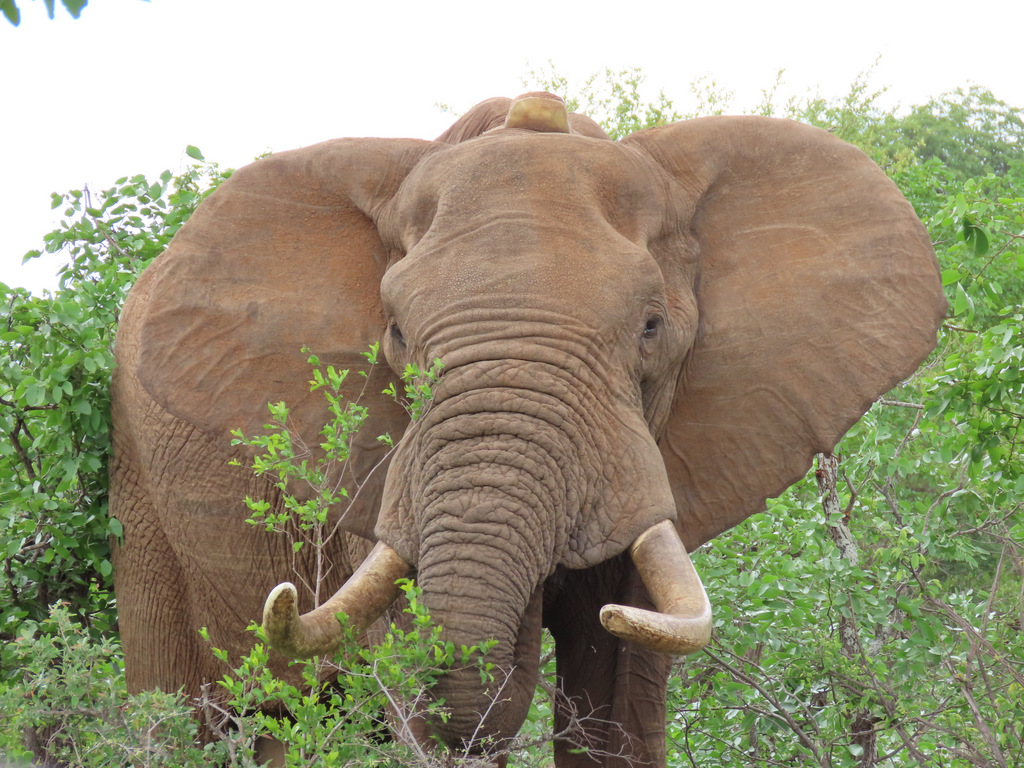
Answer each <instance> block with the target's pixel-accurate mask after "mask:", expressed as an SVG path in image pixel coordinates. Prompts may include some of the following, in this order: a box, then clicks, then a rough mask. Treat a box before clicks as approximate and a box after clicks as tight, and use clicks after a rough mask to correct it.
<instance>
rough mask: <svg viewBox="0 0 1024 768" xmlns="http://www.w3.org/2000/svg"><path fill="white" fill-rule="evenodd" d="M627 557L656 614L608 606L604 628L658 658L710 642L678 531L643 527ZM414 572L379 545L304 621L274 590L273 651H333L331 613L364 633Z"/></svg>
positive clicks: (287, 586) (667, 525) (707, 619)
mask: <svg viewBox="0 0 1024 768" xmlns="http://www.w3.org/2000/svg"><path fill="white" fill-rule="evenodd" d="M630 554H631V556H632V558H633V562H634V563H635V564H636V566H637V570H638V571H639V572H640V577H641V579H642V580H643V582H644V585H645V586H646V587H647V590H648V592H649V593H650V595H651V600H652V601H653V602H654V605H655V607H656V608H657V611H648V610H644V609H641V608H635V607H632V606H625V605H615V604H609V605H606V606H604V608H602V609H601V623H602V624H603V625H604V627H605V629H607V630H608V631H609V632H611V633H612V634H614V635H617V636H618V637H621V638H623V639H624V640H628V641H630V642H633V643H636V644H638V645H641V646H644V647H647V648H651V649H654V650H657V651H661V652H663V653H671V654H677V655H686V654H690V653H695V652H696V651H699V650H700V649H701V648H703V647H704V646H705V645H706V644H707V642H708V640H709V639H710V637H711V604H710V603H709V602H708V598H707V594H706V593H705V591H704V585H703V584H702V583H701V580H700V576H698V575H697V571H696V569H695V568H694V567H693V563H692V562H691V560H690V556H689V554H687V552H686V547H685V546H684V545H683V543H682V541H681V540H680V538H679V534H678V533H677V532H676V529H675V525H674V524H673V523H672V522H671V521H670V520H665V521H662V522H660V523H658V524H656V525H654V526H652V527H650V528H648V529H647V530H646V531H644V532H643V533H642V534H640V535H639V536H638V537H637V538H636V541H634V542H633V545H632V546H631V547H630ZM411 570H412V567H411V566H410V565H409V564H408V563H407V562H405V561H404V560H403V559H402V558H401V557H400V556H399V555H398V553H397V552H395V551H394V550H393V549H391V547H389V546H388V545H387V544H385V543H384V542H378V543H377V546H375V547H374V548H373V551H372V552H371V553H370V555H369V557H367V558H366V560H365V561H364V562H363V564H362V565H361V566H360V567H359V569H358V570H357V571H356V572H355V573H354V574H353V575H352V577H351V578H350V579H349V580H348V581H347V582H345V584H344V585H342V587H341V589H339V590H338V591H337V592H336V593H335V594H334V595H333V596H332V597H331V598H330V599H329V600H328V601H327V602H325V603H324V604H323V605H321V606H320V607H319V608H317V609H315V610H313V611H311V612H309V613H307V614H305V615H303V616H299V613H298V596H297V594H296V591H295V586H294V585H292V584H291V583H288V582H285V583H284V584H280V585H278V586H277V587H275V588H274V590H273V592H271V593H270V596H269V597H268V598H267V602H266V604H265V606H264V608H263V628H264V631H265V632H266V635H267V638H268V640H269V641H270V644H271V646H273V648H274V649H275V650H277V651H278V652H279V653H282V654H284V655H286V656H291V657H293V658H304V657H309V656H317V655H321V654H326V653H331V652H332V651H334V650H335V649H336V648H337V647H338V645H339V643H340V642H341V638H342V632H341V625H340V624H339V623H338V621H337V620H336V619H335V616H336V614H338V613H345V614H346V615H347V616H348V618H349V624H350V625H351V626H353V627H358V628H359V629H360V630H364V629H366V628H367V627H368V626H369V625H370V624H372V623H373V622H374V621H376V620H377V618H379V617H380V616H381V615H382V614H383V613H384V611H385V610H387V608H388V606H390V605H391V603H393V602H394V601H395V598H397V597H398V594H399V592H400V589H399V587H398V586H397V585H396V584H395V582H396V581H397V580H398V579H401V578H403V577H405V576H407V575H408V574H409V573H410V571H411ZM520 634H522V633H520Z"/></svg>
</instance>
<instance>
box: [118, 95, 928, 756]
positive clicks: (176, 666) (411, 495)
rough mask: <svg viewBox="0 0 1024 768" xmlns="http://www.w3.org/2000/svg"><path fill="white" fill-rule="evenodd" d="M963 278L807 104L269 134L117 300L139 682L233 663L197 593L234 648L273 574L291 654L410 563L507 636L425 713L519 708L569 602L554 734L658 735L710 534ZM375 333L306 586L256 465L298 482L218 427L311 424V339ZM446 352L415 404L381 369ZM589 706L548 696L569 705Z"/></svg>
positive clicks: (360, 343)
mask: <svg viewBox="0 0 1024 768" xmlns="http://www.w3.org/2000/svg"><path fill="white" fill-rule="evenodd" d="M946 309H947V303H946V299H945V297H944V294H943V290H942V286H941V281H940V277H939V270H938V265H937V263H936V259H935V256H934V252H933V250H932V247H931V243H930V241H929V238H928V236H927V233H926V231H925V230H924V227H923V226H922V225H921V223H920V221H919V220H918V218H917V216H916V215H915V213H914V210H913V208H912V207H911V205H910V204H909V203H908V202H907V200H906V199H905V198H904V197H903V195H902V194H901V193H900V191H899V190H898V189H897V188H896V186H895V185H894V184H893V183H892V182H891V181H889V180H888V178H887V177H886V176H885V175H884V174H883V172H882V171H881V170H880V169H879V168H878V167H877V166H876V165H875V164H874V163H873V162H872V161H871V160H870V159H869V158H868V157H867V156H866V155H864V154H863V153H862V152H861V151H860V150H858V149H856V148H855V147H853V146H851V145H849V144H847V143H845V142H843V141H841V140H839V139H837V138H835V137H833V136H831V135H830V134H829V133H827V132H826V131H823V130H819V129H817V128H813V127H810V126H807V125H803V124H800V123H797V122H793V121H788V120H783V119H775V118H769V117H755V116H717V117H706V118H698V119H692V120H686V121H682V122H677V123H673V124H668V125H663V126H659V127H653V128H647V129H644V130H640V131H637V132H636V133H634V134H632V135H630V136H628V137H625V138H623V139H621V140H619V141H612V140H610V139H609V137H608V136H607V135H606V134H605V132H604V131H603V130H602V129H601V128H600V126H599V125H598V124H597V123H595V122H594V121H592V120H591V119H589V118H587V117H586V116H583V115H581V114H577V113H571V112H569V111H568V110H567V109H566V107H565V104H564V102H563V100H562V99H561V98H559V97H558V96H555V95H553V94H548V93H541V92H531V93H528V94H524V95H522V96H520V97H518V98H516V99H508V98H494V99H488V100H486V101H484V102H481V103H480V104H478V105H477V106H476V107H474V108H472V109H471V110H470V111H469V112H468V113H466V114H465V115H464V116H462V117H461V118H460V119H459V120H458V121H456V122H455V124H454V125H453V126H452V127H451V128H450V129H449V130H447V131H446V132H445V133H444V134H442V135H441V136H440V137H439V138H438V139H436V140H434V141H428V140H420V139H384V138H348V139H336V140H331V141H326V142H324V143H321V144H316V145H313V146H309V147H305V148H302V149H297V150H291V151H285V152H280V153H277V154H272V155H269V156H267V157H265V158H262V159H259V160H257V161H256V162H254V163H252V164H250V165H248V166H246V167H244V168H241V169H239V170H238V171H236V172H235V173H234V174H233V175H232V176H231V178H230V179H228V180H227V181H226V182H224V183H223V184H222V186H221V187H220V188H218V189H217V190H216V191H215V192H214V193H213V194H212V195H211V196H210V197H209V198H208V199H207V200H206V201H204V202H203V203H202V204H201V205H200V206H199V208H198V209H197V210H196V212H195V213H194V215H193V216H192V217H191V219H190V220H189V221H188V222H187V223H186V224H185V225H184V226H183V227H182V228H181V230H180V231H179V232H178V233H177V235H176V236H175V238H174V240H173V241H172V243H171V244H170V246H169V248H168V249H167V251H166V253H164V254H163V255H161V256H160V257H159V258H158V259H157V260H156V261H155V262H154V263H153V264H152V265H151V266H149V267H148V268H147V269H146V270H145V271H144V272H143V274H142V275H141V277H140V279H139V280H138V282H137V284H136V285H135V287H134V288H133V289H132V291H131V292H130V295H129V297H128V298H127V300H126V303H125V306H124V310H123V314H122V320H121V324H120V328H119V332H118V336H117V339H116V362H117V368H116V371H115V376H114V380H113V390H112V410H113V423H114V431H113V445H114V449H113V450H114V453H113V460H112V470H111V511H112V514H113V515H114V516H116V517H117V519H119V520H120V521H121V523H122V526H123V529H124V534H123V540H122V541H121V542H119V543H118V544H117V546H116V549H115V555H114V565H115V589H116V595H117V603H118V608H119V616H120V628H121V633H122V638H123V643H124V652H125V664H126V673H127V676H128V682H129V686H130V688H131V689H133V690H138V689H142V688H149V687H160V688H165V689H171V690H176V689H179V688H181V689H184V690H185V691H186V692H189V693H196V692H197V691H198V690H199V687H200V686H201V685H202V683H203V682H204V681H209V680H212V679H216V678H217V677H218V676H220V675H221V674H222V673H223V669H222V668H221V667H218V665H217V664H218V662H216V661H215V660H214V658H213V657H212V655H211V654H210V652H209V651H208V650H207V649H206V647H205V646H204V645H203V643H202V641H201V640H200V638H199V637H198V635H197V633H196V630H197V628H199V627H206V628H207V629H208V632H209V634H210V637H211V639H212V642H213V645H215V646H217V647H219V648H224V649H227V650H229V651H230V653H231V654H232V655H233V656H237V655H238V654H240V653H242V652H243V651H245V650H246V649H247V648H248V647H249V646H250V645H251V643H252V637H251V635H247V634H246V632H245V627H246V625H247V624H249V622H250V621H252V620H254V619H257V618H259V617H260V615H261V606H262V605H263V603H264V598H265V597H266V596H267V594H268V593H271V596H270V598H269V599H267V601H266V608H265V611H264V613H263V617H264V620H265V630H266V633H267V636H268V637H269V638H270V641H271V643H272V645H273V646H274V647H275V648H277V649H278V650H280V651H281V652H282V654H281V655H276V654H275V659H276V661H275V663H276V664H279V665H280V666H279V667H277V669H278V670H279V671H280V673H281V674H288V672H287V670H286V669H285V667H284V657H285V656H307V655H315V654H323V653H328V652H330V651H331V650H332V649H333V648H334V647H335V646H336V644H337V642H338V640H339V637H340V633H341V624H340V623H339V622H338V621H337V620H336V614H337V612H339V611H343V612H344V613H346V614H347V615H348V620H349V621H350V622H353V623H355V624H356V625H357V626H360V627H368V626H371V625H372V624H373V623H374V622H375V621H377V620H378V619H379V617H380V616H381V615H382V614H384V612H385V611H386V610H387V609H388V607H389V606H390V605H391V604H392V602H393V601H394V599H395V597H396V594H397V593H398V588H397V587H396V586H395V585H394V582H395V580H396V579H398V578H400V577H403V576H407V575H409V576H412V577H414V578H415V581H416V583H417V585H418V587H419V588H420V589H421V590H422V596H421V600H422V602H423V604H424V605H425V606H426V607H427V608H428V609H429V611H430V614H431V616H432V618H433V620H434V621H435V622H437V623H438V624H439V625H440V626H442V627H443V635H442V637H443V638H444V639H446V640H450V641H452V642H453V643H454V644H455V646H456V647H459V646H460V645H466V646H474V645H478V644H480V643H481V642H484V641H487V640H494V641H496V642H495V645H494V647H493V649H492V650H491V651H490V652H489V654H488V656H487V659H488V661H490V662H492V663H493V664H494V669H495V670H497V672H496V674H497V675H498V679H496V681H490V682H488V681H482V680H481V676H480V674H479V672H478V671H476V670H469V671H466V670H458V669H453V670H451V671H450V672H448V673H446V674H445V675H443V676H442V677H441V678H440V679H439V680H438V681H437V682H436V684H435V689H434V690H433V695H435V696H438V697H442V698H443V699H444V702H445V706H446V708H447V710H448V715H449V716H448V718H447V719H446V720H444V721H443V722H440V721H439V722H434V723H430V726H431V728H432V731H433V737H434V738H435V739H436V740H437V742H438V743H439V744H441V745H447V746H448V747H451V748H457V749H470V750H473V749H478V748H479V747H477V746H476V742H475V741H474V740H473V739H474V736H477V737H478V736H486V737H488V738H489V739H490V740H491V743H492V744H495V743H496V744H501V743H504V742H505V741H507V740H508V739H509V738H511V737H512V736H514V735H515V734H516V733H517V732H518V731H519V729H520V727H521V725H522V724H523V722H524V718H525V717H526V715H527V711H528V708H529V702H530V699H531V695H532V692H533V690H534V687H535V684H536V678H537V673H538V664H539V657H540V650H539V646H540V638H541V629H542V627H547V628H548V629H549V631H550V633H551V635H552V637H553V639H554V644H555V653H556V667H557V675H558V679H559V684H560V686H561V689H562V691H563V692H564V697H563V698H564V700H565V701H567V702H574V703H575V704H576V705H577V706H579V707H581V708H582V710H584V711H585V712H586V714H589V715H591V717H590V718H588V719H587V720H586V723H585V725H584V728H585V733H584V737H585V740H586V742H587V743H588V744H589V745H591V746H592V747H593V748H592V749H591V751H590V752H589V753H588V752H580V751H579V750H576V749H573V746H574V745H573V744H572V743H566V742H563V741H557V742H556V743H555V746H554V759H555V764H556V765H557V766H559V768H567V767H569V766H595V765H608V766H611V765H626V764H628V765H631V766H637V765H652V766H660V765H664V764H665V760H666V747H665V718H666V704H665V695H666V685H667V682H666V681H667V679H668V675H669V671H670V666H671V663H672V658H673V655H674V654H686V653H692V652H695V651H697V650H699V649H700V648H701V647H702V646H703V644H705V643H706V642H708V637H709V635H710V632H711V628H712V621H713V620H712V614H711V606H710V601H709V599H708V596H707V593H706V592H705V588H704V586H703V585H702V583H701V581H700V578H699V576H698V575H697V573H696V571H695V569H694V566H693V564H692V562H691V560H690V558H689V555H688V552H692V551H693V550H694V549H696V548H697V547H699V546H700V545H701V544H703V543H705V542H707V541H709V540H710V539H712V538H713V537H714V536H716V535H717V534H719V533H721V532H723V531H725V530H727V529H729V528H731V527H732V526H735V525H737V524H739V523H741V522H742V521H743V520H745V519H746V518H748V517H749V516H750V515H752V514H755V513H757V512H761V511H764V510H765V509H766V500H767V499H768V498H771V497H774V496H777V495H778V494H780V493H781V492H783V491H784V490H785V489H786V488H787V487H789V486H790V485H792V484H793V483H794V482H796V481H797V480H799V479H800V478H801V477H803V476H804V475H805V473H806V472H807V470H808V469H809V467H810V465H811V462H812V459H813V456H814V455H815V454H816V453H819V452H830V451H832V450H833V449H834V447H835V445H836V444H837V442H838V440H839V439H840V438H841V437H842V436H843V434H844V433H845V432H846V431H847V430H848V429H849V428H850V427H851V426H852V425H853V424H854V423H855V422H856V421H857V420H858V419H859V418H860V417H861V416H862V415H863V414H864V413H865V412H866V411H867V409H868V408H869V407H870V406H871V404H872V403H873V402H874V401H875V400H876V399H877V398H878V397H879V396H880V395H882V394H884V393H885V392H887V391H888V390H889V389H891V388H892V387H894V386H895V385H897V384H898V383H899V382H900V381H901V380H903V379H904V378H906V377H907V376H909V375H910V374H911V373H913V372H914V371H915V370H916V369H917V367H918V366H919V365H920V364H921V362H922V361H923V360H924V359H925V358H926V356H927V355H928V354H929V353H930V352H931V350H932V349H933V348H934V346H935V344H936V333H937V329H938V327H939V325H940V323H941V321H942V319H943V317H944V316H945V314H946ZM374 342H377V343H379V344H380V345H381V349H382V350H383V352H384V355H385V357H386V360H387V367H385V366H378V367H376V368H374V369H373V371H372V372H371V373H370V381H369V384H368V385H366V388H365V391H366V392H369V393H370V394H369V395H368V396H367V398H368V399H364V401H363V402H364V403H366V404H367V405H368V407H369V414H370V415H369V417H368V420H367V422H366V424H365V425H364V426H363V427H362V428H361V430H360V432H359V434H358V435H357V436H356V437H355V439H354V441H353V447H352V455H351V459H350V461H349V463H348V466H347V468H346V470H345V471H346V473H347V475H346V478H345V479H346V481H347V482H350V483H351V484H352V485H351V487H357V488H359V492H358V494H355V495H354V498H353V500H352V502H351V503H350V504H349V505H348V507H347V508H346V509H343V510H338V511H337V512H336V513H335V519H336V522H337V524H338V526H339V527H340V528H341V529H343V530H344V531H345V532H346V536H345V537H344V538H341V539H339V540H338V543H337V544H336V545H335V546H334V548H333V549H332V550H331V552H330V553H329V556H330V558H331V560H332V563H333V566H334V567H333V570H332V571H331V572H330V574H329V576H328V579H327V583H325V585H324V586H325V589H326V590H327V592H328V593H334V596H333V597H331V598H330V599H329V600H328V601H327V602H325V603H324V604H323V605H321V606H320V607H318V608H315V609H314V608H313V605H312V602H311V598H310V595H309V594H306V592H307V590H302V591H299V590H296V589H295V588H294V587H293V586H291V583H290V582H294V581H296V579H295V577H294V575H293V573H294V572H295V571H298V572H299V575H300V576H301V577H307V578H308V576H309V573H310V572H311V571H310V570H309V569H310V567H311V566H310V564H309V563H308V562H305V561H302V560H301V559H300V560H299V561H298V562H293V558H292V553H291V550H290V548H289V547H288V543H287V541H285V540H284V537H281V536H279V535H274V534H270V533H267V532H265V531H263V530H261V529H259V528H255V527H253V526H250V525H247V524H246V523H245V522H244V518H245V517H246V516H247V511H246V510H245V507H244V505H243V499H244V497H245V496H246V495H252V496H257V495H262V496H266V497H267V498H269V499H271V500H272V502H273V503H275V504H279V503H280V494H276V495H275V493H276V492H275V491H274V489H273V488H272V487H270V486H269V484H268V482H267V481H266V480H264V479H261V478H256V477H254V476H253V475H252V474H251V472H248V471H247V470H246V469H245V468H244V467H237V466H230V465H229V463H228V462H229V459H231V458H233V457H237V456H239V455H240V454H239V451H240V450H241V449H239V448H232V447H231V445H230V433H231V430H235V429H241V430H242V431H243V432H246V433H247V434H252V433H254V432H256V431H258V430H259V429H260V427H261V425H262V424H263V423H264V421H265V420H266V404H267V403H268V402H269V401H280V400H284V401H286V402H287V403H288V404H289V406H291V412H290V418H291V419H292V420H293V422H294V426H295V429H296V430H297V431H299V432H300V433H302V434H304V435H306V436H308V440H307V442H308V443H309V444H311V445H315V444H316V443H317V440H316V439H315V436H316V433H317V430H318V429H319V427H320V425H322V423H323V422H324V420H325V416H326V412H325V409H324V406H323V405H322V404H321V403H319V402H318V400H317V398H316V397H315V396H313V395H311V394H310V392H309V391H308V386H307V383H306V382H307V379H308V368H307V367H306V366H305V362H304V357H303V354H302V352H301V349H302V348H303V346H305V347H308V348H311V349H313V350H314V351H315V352H316V353H317V354H318V356H319V357H320V358H321V359H322V360H323V361H325V362H330V363H332V364H334V365H337V366H338V367H345V368H358V367H359V365H360V362H361V361H362V358H361V357H360V353H361V352H363V351H364V350H365V349H366V348H367V347H368V346H369V345H370V344H371V343H374ZM435 359H440V360H441V361H442V363H443V370H442V373H441V374H440V376H439V378H438V379H437V381H436V382H435V383H434V385H433V399H432V402H431V404H430V406H429V408H428V409H427V410H426V412H425V413H424V414H423V415H422V416H421V417H420V418H419V420H417V421H415V422H413V423H411V422H410V419H409V416H408V414H407V413H406V412H405V411H404V409H403V408H401V407H400V406H399V405H398V404H396V403H395V402H394V400H393V399H391V398H388V397H386V396H384V395H377V394H376V393H378V392H380V391H381V390H382V389H383V388H384V386H385V385H386V384H387V383H388V382H389V381H394V380H395V377H396V376H397V375H398V374H400V373H401V372H402V371H403V370H404V369H405V367H406V366H407V365H409V364H415V365H418V366H420V367H421V368H424V369H425V368H428V367H429V365H430V363H431V361H433V360H435ZM351 381H352V383H351V387H352V390H351V392H349V394H350V395H352V396H355V395H356V394H357V392H356V388H359V389H362V387H363V382H362V381H358V382H357V380H356V377H351ZM346 386H349V385H346ZM385 432H387V433H390V434H391V435H393V436H395V437H396V447H395V448H394V449H393V450H389V449H388V448H387V447H386V446H384V445H382V444H381V443H380V442H379V441H377V440H376V439H375V438H376V436H377V435H379V434H383V433H385ZM398 436H401V439H400V440H398V439H397V438H398ZM243 463H244V462H243ZM360 563H361V565H360ZM350 577H351V578H350ZM711 591H712V594H713V589H712V590H711ZM499 684H500V688H501V696H500V697H499V698H498V699H495V695H494V690H495V687H496V686H499ZM570 717H571V712H570V711H569V708H568V707H562V708H559V710H558V711H556V713H555V721H556V730H558V729H560V728H561V727H563V726H564V725H565V724H566V723H567V721H568V718H570Z"/></svg>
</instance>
